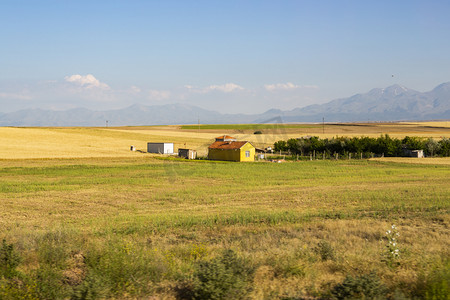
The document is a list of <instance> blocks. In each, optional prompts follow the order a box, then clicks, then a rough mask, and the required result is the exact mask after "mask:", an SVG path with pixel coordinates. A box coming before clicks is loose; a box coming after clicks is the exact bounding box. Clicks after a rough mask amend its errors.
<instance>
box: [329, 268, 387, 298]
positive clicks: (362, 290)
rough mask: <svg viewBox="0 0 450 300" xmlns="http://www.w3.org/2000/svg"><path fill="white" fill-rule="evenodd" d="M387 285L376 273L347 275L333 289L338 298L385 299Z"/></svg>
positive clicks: (333, 293) (332, 292)
mask: <svg viewBox="0 0 450 300" xmlns="http://www.w3.org/2000/svg"><path fill="white" fill-rule="evenodd" d="M386 293H387V288H386V286H385V285H384V284H383V283H381V281H380V279H379V278H378V276H377V275H376V274H375V273H369V274H366V275H361V276H357V277H352V276H350V275H349V276H347V277H346V278H345V279H344V281H343V282H342V283H339V284H337V285H336V286H334V288H333V289H332V291H331V294H332V295H333V296H334V297H335V298H336V299H385V298H386Z"/></svg>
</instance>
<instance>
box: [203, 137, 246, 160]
mask: <svg viewBox="0 0 450 300" xmlns="http://www.w3.org/2000/svg"><path fill="white" fill-rule="evenodd" d="M208 159H211V160H229V161H255V147H253V145H252V144H251V143H250V142H247V141H236V139H235V138H233V137H231V136H228V135H223V136H220V137H217V138H216V141H215V142H214V143H212V144H211V145H210V146H209V147H208Z"/></svg>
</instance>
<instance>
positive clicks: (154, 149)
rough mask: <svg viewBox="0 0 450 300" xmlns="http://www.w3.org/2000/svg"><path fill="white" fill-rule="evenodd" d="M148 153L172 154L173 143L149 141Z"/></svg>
mask: <svg viewBox="0 0 450 300" xmlns="http://www.w3.org/2000/svg"><path fill="white" fill-rule="evenodd" d="M147 152H148V153H159V154H172V153H173V143H147Z"/></svg>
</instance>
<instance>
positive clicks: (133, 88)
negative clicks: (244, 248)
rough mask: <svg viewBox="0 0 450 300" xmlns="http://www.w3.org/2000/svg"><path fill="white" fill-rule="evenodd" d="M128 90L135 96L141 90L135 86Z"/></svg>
mask: <svg viewBox="0 0 450 300" xmlns="http://www.w3.org/2000/svg"><path fill="white" fill-rule="evenodd" d="M130 89H131V92H132V93H135V94H139V93H140V92H141V89H140V88H139V87H137V86H135V85H132V86H131V88H130Z"/></svg>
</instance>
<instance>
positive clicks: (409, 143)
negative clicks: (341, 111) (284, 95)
mask: <svg viewBox="0 0 450 300" xmlns="http://www.w3.org/2000/svg"><path fill="white" fill-rule="evenodd" d="M274 150H275V151H276V152H279V151H282V152H289V153H291V154H293V155H301V156H304V155H311V154H312V153H316V152H318V153H326V154H327V155H328V156H331V155H336V154H337V155H341V156H342V155H344V156H345V155H348V153H357V154H358V155H361V156H364V157H370V156H371V155H383V156H407V150H423V152H424V154H425V156H450V139H448V138H442V139H441V140H439V141H436V140H434V139H433V138H421V137H410V136H406V137H405V138H403V139H397V138H392V137H390V136H389V135H388V134H385V135H381V136H380V137H378V138H371V137H366V136H363V137H352V138H349V137H333V138H331V139H328V138H326V139H321V138H319V137H317V136H311V137H302V138H296V139H295V138H292V139H288V140H287V141H283V140H280V141H278V142H275V144H274Z"/></svg>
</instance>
